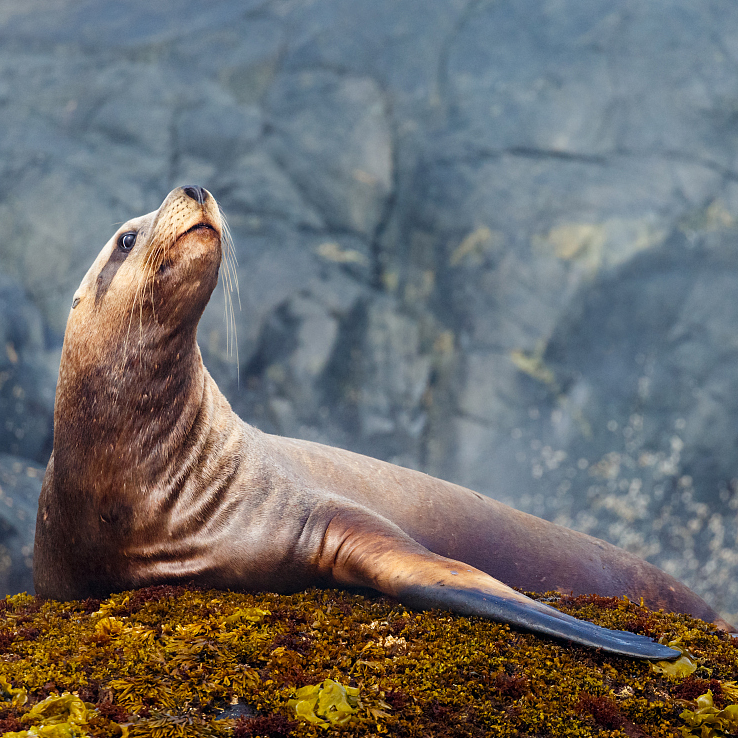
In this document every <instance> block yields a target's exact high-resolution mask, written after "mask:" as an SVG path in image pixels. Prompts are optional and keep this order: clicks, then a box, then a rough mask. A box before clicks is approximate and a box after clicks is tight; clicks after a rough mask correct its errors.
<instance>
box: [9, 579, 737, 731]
mask: <svg viewBox="0 0 738 738" xmlns="http://www.w3.org/2000/svg"><path fill="white" fill-rule="evenodd" d="M538 599H542V600H545V601H546V602H547V603H548V604H551V605H553V606H554V607H557V608H559V609H560V610H562V611H564V612H567V613H569V614H571V615H574V616H577V617H583V618H586V619H588V620H592V621H593V622H596V623H598V624H599V625H603V626H606V627H611V628H620V629H625V630H631V631H634V632H639V633H644V634H646V635H649V636H650V637H652V638H656V639H660V640H661V641H662V642H664V643H668V644H669V645H671V646H673V647H675V648H677V649H679V650H680V651H681V652H682V656H681V658H680V659H679V660H677V661H675V662H659V663H656V664H651V663H649V662H645V661H638V660H635V659H627V658H620V657H617V656H613V655H611V654H605V653H602V652H599V651H596V650H593V649H586V648H581V647H577V646H573V645H571V644H568V643H566V642H562V641H555V640H552V639H548V638H542V637H539V636H536V635H533V634H530V633H524V632H520V631H516V630H513V629H511V628H510V627H509V626H507V625H504V624H500V623H495V622H492V621H488V620H483V619H481V618H473V617H461V616H457V615H452V614H450V613H445V612H427V613H418V612H413V611H410V610H407V609H406V608H405V607H403V606H402V605H400V604H399V603H397V602H395V601H392V600H390V599H387V598H384V597H380V596H374V595H365V594H350V593H347V592H343V591H332V590H310V591H307V592H303V593H299V594H295V595H289V596H280V595H276V594H248V593H246V594H244V593H233V592H219V591H204V590H199V589H196V588H186V587H181V586H178V587H172V586H160V587H149V588H147V589H143V590H137V591H131V592H123V593H120V594H115V595H113V596H111V597H110V598H108V599H106V600H103V601H100V600H85V601H83V602H66V603H60V602H53V601H42V600H40V599H37V598H34V597H29V596H27V595H16V596H14V597H9V598H6V599H5V600H0V734H1V735H5V736H11V738H12V737H14V736H18V738H21V737H22V738H26V736H38V737H41V736H43V737H44V738H77V737H78V736H94V737H96V738H97V736H100V737H102V736H106V737H107V736H120V737H121V738H136V737H137V736H151V737H152V738H170V736H171V737H172V738H174V737H175V736H176V737H178V738H189V737H194V736H234V738H252V737H254V736H268V737H271V738H285V737H286V736H296V737H300V738H301V737H303V736H305V737H308V736H326V735H331V734H334V733H335V734H336V735H341V736H347V737H348V736H357V737H358V736H377V735H392V736H403V737H404V736H407V737H409V738H415V737H417V738H420V737H421V736H464V737H472V738H476V736H479V737H481V736H487V735H495V736H524V735H526V734H530V735H541V736H586V737H589V736H599V737H606V736H613V737H614V736H624V735H627V736H638V735H649V736H652V737H653V738H666V737H667V736H669V737H672V736H675V735H680V734H681V735H683V736H685V737H687V736H703V737H705V738H707V737H710V736H714V737H715V738H718V737H719V736H723V735H728V734H730V733H731V732H735V731H736V730H738V722H736V721H738V687H737V686H736V681H737V680H738V649H737V648H736V645H734V641H733V639H732V638H730V637H729V636H728V635H726V634H725V633H721V632H719V631H716V630H715V628H714V627H713V626H711V625H709V624H706V623H703V622H701V621H699V620H694V619H692V618H689V617H687V616H676V615H667V614H664V613H661V612H659V613H656V612H651V611H649V610H648V609H646V608H645V607H643V606H641V605H638V604H636V603H633V602H629V601H628V600H625V599H617V598H606V597H598V596H583V597H566V596H561V595H558V594H556V593H547V594H546V595H542V596H539V597H538Z"/></svg>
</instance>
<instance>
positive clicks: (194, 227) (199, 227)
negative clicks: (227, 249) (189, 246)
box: [180, 223, 220, 238]
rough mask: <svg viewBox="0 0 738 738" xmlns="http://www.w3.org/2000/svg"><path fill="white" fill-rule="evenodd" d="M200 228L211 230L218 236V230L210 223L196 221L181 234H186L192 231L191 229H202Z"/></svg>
mask: <svg viewBox="0 0 738 738" xmlns="http://www.w3.org/2000/svg"><path fill="white" fill-rule="evenodd" d="M202 230H207V231H212V232H213V233H214V234H215V235H216V236H220V234H219V233H218V231H216V230H215V228H213V226H211V225H210V223H198V224H197V225H193V226H192V228H188V229H187V230H186V231H185V232H184V233H183V234H182V236H186V235H187V234H188V233H192V232H193V231H202ZM180 238H181V236H180Z"/></svg>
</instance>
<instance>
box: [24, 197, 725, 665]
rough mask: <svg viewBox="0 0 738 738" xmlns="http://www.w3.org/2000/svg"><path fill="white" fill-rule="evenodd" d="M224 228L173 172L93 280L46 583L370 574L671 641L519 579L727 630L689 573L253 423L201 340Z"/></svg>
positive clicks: (554, 628) (323, 582)
mask: <svg viewBox="0 0 738 738" xmlns="http://www.w3.org/2000/svg"><path fill="white" fill-rule="evenodd" d="M131 234H135V235H134V237H133V240H134V241H135V244H134V245H132V246H131V247H130V248H125V249H124V248H123V247H124V246H126V247H127V243H129V242H131ZM221 235H222V224H221V220H220V216H219V214H218V211H217V207H216V206H215V203H214V200H213V198H212V196H209V195H208V193H207V192H205V191H204V190H200V189H199V188H183V189H178V190H175V191H174V192H172V193H171V194H170V195H169V197H168V198H167V200H165V202H164V203H163V204H162V206H161V208H160V209H159V210H158V211H157V212H156V213H152V214H150V215H148V216H144V217H142V218H139V219H136V220H134V221H131V222H130V223H128V224H126V225H125V226H124V227H123V228H122V229H121V231H120V232H119V233H118V234H116V236H115V237H114V238H113V239H112V240H111V242H109V243H108V244H107V245H106V247H105V248H104V249H103V251H102V252H101V254H100V256H99V257H98V259H97V260H96V262H95V263H94V264H93V266H92V267H91V269H90V271H89V272H88V275H87V277H86V278H85V280H84V281H83V283H82V285H81V286H80V289H79V290H78V293H77V295H76V296H75V302H74V305H75V308H74V309H73V310H72V312H71V314H70V318H69V322H68V325H67V332H66V335H65V343H64V349H63V354H62V362H61V369H60V380H59V386H58V389H57V399H56V406H55V413H54V424H55V425H54V452H53V455H52V458H51V460H50V462H49V466H48V469H47V473H46V477H45V479H44V485H43V490H42V494H41V500H40V504H39V515H38V522H37V532H36V547H35V555H34V576H35V582H36V591H37V593H38V594H40V595H42V596H47V597H55V598H60V599H73V598H82V597H87V596H91V595H98V596H99V595H102V594H107V593H109V592H111V591H116V590H122V589H127V588H135V587H140V586H145V585H149V584H154V583H159V582H177V581H179V582H188V581H194V582H197V583H201V584H205V585H208V586H213V587H219V588H234V589H262V590H272V591H278V592H290V591H296V590H299V589H302V588H305V587H308V586H311V585H319V586H369V587H374V588H376V589H378V590H380V591H382V592H386V593H387V594H390V595H393V596H396V597H398V598H400V599H401V600H402V601H404V602H406V603H407V604H409V605H412V606H418V607H433V606H437V607H445V608H447V609H452V610H455V611H457V612H462V613H469V614H479V615H484V616H487V617H493V618H496V619H501V620H505V621H508V622H511V623H513V624H516V625H519V626H522V627H526V628H530V629H533V630H536V631H539V632H543V633H548V634H551V635H555V636H559V637H563V638H568V639H570V640H574V641H577V642H580V643H584V644H588V645H594V646H598V647H602V648H605V649H607V650H611V651H615V652H619V653H629V654H633V655H641V656H645V657H648V658H664V657H667V658H668V657H669V656H671V655H673V652H669V649H665V648H664V647H662V646H659V645H658V644H654V643H652V642H651V641H650V640H649V639H646V638H643V637H642V636H637V635H634V634H629V633H620V632H617V631H607V630H604V629H602V628H597V627H596V626H593V625H591V624H589V623H586V622H582V621H577V620H574V619H573V618H568V617H566V616H563V615H561V614H560V613H558V612H557V611H555V610H553V609H552V608H549V607H546V606H545V605H541V604H539V603H537V602H534V601H533V600H530V599H528V598H526V597H524V596H523V595H521V594H519V593H518V592H515V591H514V590H512V589H510V586H514V587H519V588H522V589H526V590H536V591H545V590H558V591H561V592H574V593H597V594H601V595H621V596H622V595H627V596H628V597H630V598H632V599H634V600H636V601H638V600H639V598H641V597H642V598H643V599H644V601H645V603H646V604H647V605H649V606H650V607H654V608H659V607H663V608H664V609H667V610H670V611H673V612H685V613H689V614H691V615H694V616H696V617H700V618H702V619H705V620H708V621H712V622H715V623H716V624H718V625H719V626H720V627H724V628H726V629H730V626H728V625H727V624H726V623H724V622H723V621H721V620H720V619H719V617H718V616H717V614H716V613H715V612H714V611H712V610H711V609H710V607H709V606H708V605H707V604H706V603H705V602H703V601H702V600H701V599H700V598H699V597H698V596H697V595H695V594H694V593H693V592H691V591H690V590H689V589H687V588H686V587H685V586H684V585H682V584H680V583H679V582H677V581H676V580H675V579H673V578H672V577H670V576H668V575H667V574H665V573H664V572H661V571H660V570H658V569H656V568H655V567H653V566H651V565H650V564H647V563H646V562H644V561H642V560H640V559H638V558H637V557H635V556H632V555H631V554H628V553H626V552H624V551H621V550H620V549H617V548H615V547H614V546H611V545H609V544H607V543H604V542H602V541H599V540H597V539H594V538H591V537H589V536H586V535H584V534H581V533H576V532H574V531H570V530H567V529H565V528H562V527H560V526H557V525H554V524H552V523H549V522H546V521H544V520H541V519H538V518H535V517H533V516H531V515H527V514H525V513H522V512H519V511H517V510H514V509H512V508H509V507H507V506H505V505H502V504H501V503H498V502H496V501H494V500H491V499H489V498H486V497H483V496H482V495H479V494H477V493H475V492H472V491H470V490H467V489H464V488H463V487H459V486H457V485H454V484H451V483H448V482H444V481H441V480H438V479H434V478H432V477H429V476H427V475H425V474H422V473H420V472H416V471H412V470H409V469H403V468H401V467H397V466H394V465H392V464H388V463H385V462H381V461H378V460H376V459H371V458H368V457H364V456H360V455H358V454H354V453H351V452H349V451H344V450H341V449H336V448H331V447H327V446H323V445H320V444H315V443H311V442H308V441H300V440H294V439H288V438H280V437H277V436H270V435H267V434H264V433H261V432H260V431H258V430H257V429H255V428H253V427H251V426H249V425H247V424H246V423H244V422H243V421H242V420H241V419H240V418H238V416H236V415H235V414H234V413H233V411H232V410H231V408H230V405H229V404H228V402H227V400H226V399H225V398H224V397H223V395H222V394H221V393H220V391H219V390H218V388H217V386H216V384H215V382H214V381H213V379H212V378H211V377H210V375H209V374H208V373H207V371H206V369H205V368H204V366H203V364H202V360H201V357H200V352H199V349H198V348H197V343H196V340H195V334H196V328H197V322H198V320H199V318H200V315H201V314H202V310H203V309H204V307H205V304H206V303H207V301H208V299H209V296H210V294H211V292H212V290H213V288H214V287H215V284H216V283H217V275H218V267H219V265H220V261H221ZM126 238H127V239H128V241H127V242H126ZM503 582H504V584H503ZM508 585H509V586H508Z"/></svg>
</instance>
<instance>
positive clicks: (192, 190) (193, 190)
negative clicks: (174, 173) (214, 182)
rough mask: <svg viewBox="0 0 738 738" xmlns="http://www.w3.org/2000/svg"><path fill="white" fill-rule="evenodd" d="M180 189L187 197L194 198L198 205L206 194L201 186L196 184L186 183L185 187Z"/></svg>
mask: <svg viewBox="0 0 738 738" xmlns="http://www.w3.org/2000/svg"><path fill="white" fill-rule="evenodd" d="M182 191H183V192H184V193H185V195H187V197H191V198H192V199H193V200H195V201H196V202H197V204H198V205H202V204H203V203H204V202H205V200H206V199H207V196H208V193H207V192H206V191H205V190H204V189H203V188H202V187H197V186H196V185H187V187H183V188H182Z"/></svg>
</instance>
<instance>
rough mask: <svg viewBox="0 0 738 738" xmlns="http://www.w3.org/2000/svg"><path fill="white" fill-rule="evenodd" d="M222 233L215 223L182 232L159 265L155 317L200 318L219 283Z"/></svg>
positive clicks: (153, 288) (176, 321) (175, 321)
mask: <svg viewBox="0 0 738 738" xmlns="http://www.w3.org/2000/svg"><path fill="white" fill-rule="evenodd" d="M220 262H221V242H220V235H219V234H218V232H217V231H216V230H215V229H214V228H213V227H211V226H197V227H195V228H193V229H191V230H189V231H187V233H185V234H183V235H182V236H180V237H179V238H178V239H177V240H176V241H175V243H174V244H173V245H172V247H171V249H169V252H168V254H167V256H166V257H165V258H164V260H163V261H162V263H161V265H160V266H159V268H158V270H157V272H156V275H155V277H154V280H153V285H152V286H151V292H152V294H153V295H154V307H155V309H154V311H153V315H152V317H153V318H154V319H157V311H158V313H160V314H161V316H162V318H164V316H166V318H167V322H170V321H171V322H173V324H174V325H179V326H181V325H182V321H185V322H190V321H192V320H193V319H194V320H196V321H197V320H199V319H200V316H201V315H202V313H203V311H204V310H205V307H206V305H207V304H208V301H209V300H210V296H211V295H212V293H213V290H214V289H215V287H216V286H217V284H218V272H219V269H220Z"/></svg>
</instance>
